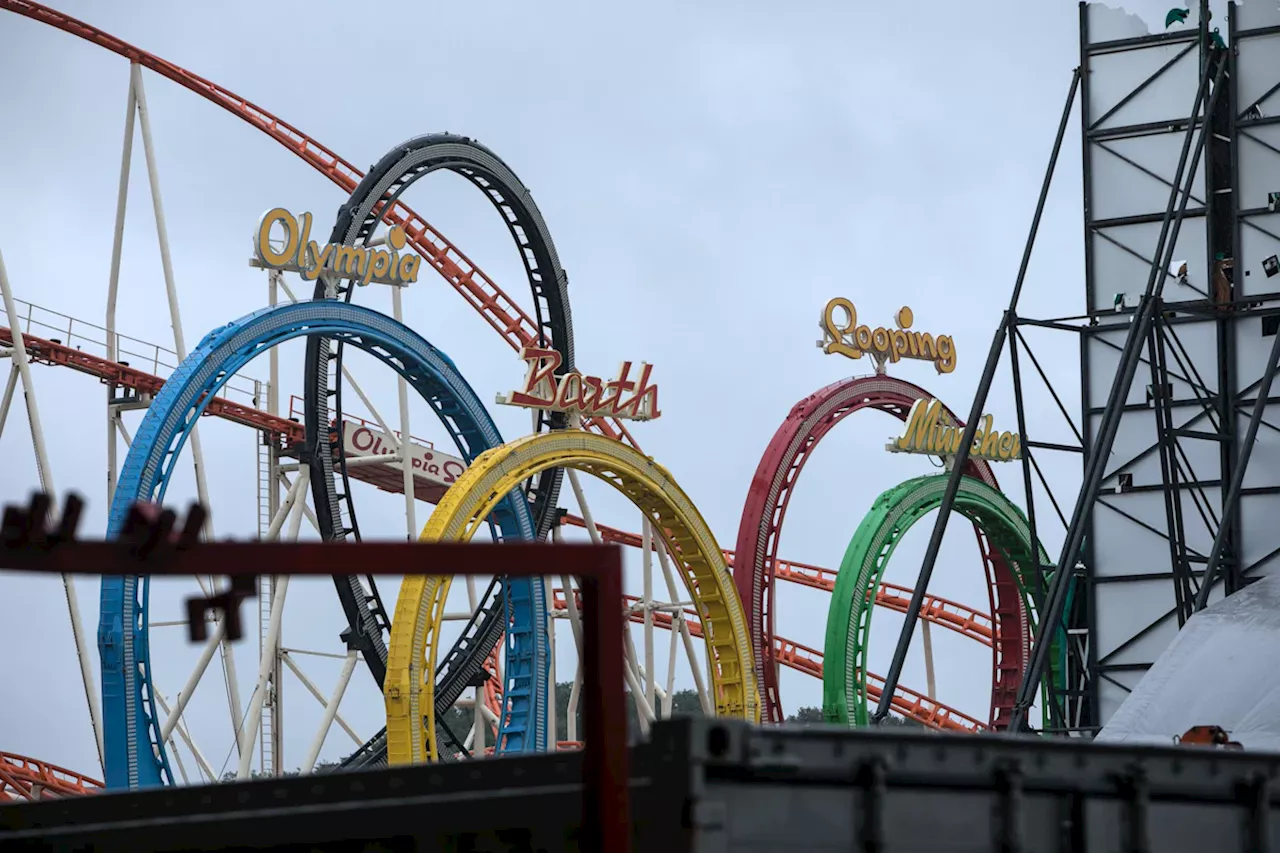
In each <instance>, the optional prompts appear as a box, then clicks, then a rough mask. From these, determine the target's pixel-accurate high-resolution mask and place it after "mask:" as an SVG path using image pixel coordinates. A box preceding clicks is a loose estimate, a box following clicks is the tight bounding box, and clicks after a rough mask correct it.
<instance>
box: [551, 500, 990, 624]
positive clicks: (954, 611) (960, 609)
mask: <svg viewBox="0 0 1280 853" xmlns="http://www.w3.org/2000/svg"><path fill="white" fill-rule="evenodd" d="M561 524H567V525H569V526H571V527H585V526H586V522H585V521H583V520H582V519H581V518H579V517H578V516H576V515H565V516H564V517H563V518H562V519H561ZM596 529H597V530H599V531H600V538H601V539H602V540H604V541H605V542H612V543H616V544H618V545H627V546H629V547H631V548H639V547H640V546H641V540H640V534H638V533H628V532H627V531H624V530H618V529H617V528H615V527H608V526H606V525H603V524H597V525H596ZM724 559H725V563H726V564H727V565H728V566H729V568H731V569H732V568H733V560H734V553H733V552H732V551H725V552H724ZM774 573H775V576H776V577H777V578H778V579H779V580H785V581H790V582H791V583H797V584H800V585H801V586H807V587H810V588H812V589H820V590H823V591H824V592H831V591H832V590H834V589H835V585H836V573H835V572H833V571H831V570H830V569H824V568H822V567H820V566H810V565H807V564H805V563H796V562H793V561H791V560H778V561H777V563H776V564H775V565H774ZM910 600H911V590H910V589H909V588H908V587H905V586H899V585H897V584H892V583H884V582H881V584H880V588H879V589H878V590H876V599H875V603H876V606H878V607H884V608H887V609H889V610H893V611H896V612H898V613H906V612H907V603H908V602H909V601H910ZM920 618H921V619H924V620H926V621H928V622H932V623H933V624H935V625H938V626H939V627H942V628H947V629H948V630H951V631H955V632H956V633H958V634H963V635H964V636H966V637H968V638H969V639H971V640H976V641H977V642H979V643H982V644H983V645H984V646H987V647H988V648H990V647H991V643H992V627H991V617H990V616H989V615H987V614H986V613H983V612H982V611H980V610H974V609H973V608H972V607H969V606H968V605H965V604H960V603H958V602H955V601H950V600H949V599H946V598H939V597H937V596H934V595H930V596H926V597H925V603H924V607H923V608H921V611H920Z"/></svg>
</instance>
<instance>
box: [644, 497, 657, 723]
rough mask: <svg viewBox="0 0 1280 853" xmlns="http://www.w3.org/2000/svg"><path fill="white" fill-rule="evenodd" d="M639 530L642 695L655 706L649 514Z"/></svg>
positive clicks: (651, 553)
mask: <svg viewBox="0 0 1280 853" xmlns="http://www.w3.org/2000/svg"><path fill="white" fill-rule="evenodd" d="M643 518H644V521H643V523H642V524H641V528H640V530H641V532H640V554H641V563H642V564H643V566H644V599H643V601H642V604H643V605H644V671H645V680H644V696H645V700H646V701H647V702H648V703H649V707H650V708H656V707H657V700H656V687H657V682H656V681H655V680H654V679H655V678H656V674H655V673H654V671H653V552H652V551H650V550H649V545H650V542H651V541H652V527H651V525H650V524H649V516H647V515H644V516H643Z"/></svg>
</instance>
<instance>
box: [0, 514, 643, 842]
mask: <svg viewBox="0 0 1280 853" xmlns="http://www.w3.org/2000/svg"><path fill="white" fill-rule="evenodd" d="M44 500H45V501H47V497H45V498H44ZM45 505H46V506H47V504H45ZM62 505H63V506H64V507H67V509H66V510H65V512H66V513H67V515H69V516H70V517H71V518H76V517H78V516H77V514H78V513H79V511H80V503H79V501H77V500H75V499H74V497H73V498H72V499H71V500H65V501H63V502H62ZM33 506H35V502H33ZM140 510H141V511H138V510H135V511H134V512H132V513H131V515H130V519H129V521H128V522H126V531H129V532H128V533H126V535H125V537H124V538H122V539H121V540H117V541H112V542H102V541H61V540H60V539H59V538H58V535H54V536H53V537H49V535H48V534H46V532H45V530H44V529H40V528H42V527H43V525H44V524H45V523H46V522H45V520H44V519H43V518H40V519H38V520H33V519H32V517H31V515H32V513H31V511H30V510H28V509H26V508H24V507H18V506H12V507H6V508H5V512H4V515H3V519H4V523H3V529H0V565H2V566H4V567H5V568H6V570H18V571H28V572H48V573H60V574H68V573H76V574H98V575H138V574H147V575H152V576H163V575H184V576H185V575H207V576H218V575H223V576H226V575H229V576H231V577H232V578H233V579H238V581H239V582H241V583H245V582H248V583H249V584H252V583H253V579H254V578H255V577H260V576H262V575H270V574H291V575H344V574H350V573H351V572H352V571H353V568H352V567H353V566H355V567H359V568H358V571H360V572H372V573H374V574H384V575H385V574H394V575H400V574H405V573H409V574H423V575H439V574H450V575H464V576H465V575H510V576H516V577H532V576H539V575H543V574H546V573H548V572H555V573H564V574H568V575H574V576H577V577H578V578H580V585H581V589H582V599H583V605H584V608H583V610H584V612H583V628H584V631H585V635H584V643H583V645H584V646H585V648H584V649H583V655H582V669H583V674H584V676H585V683H584V690H583V692H584V694H585V699H586V702H587V710H586V714H585V720H584V723H585V727H586V744H587V747H586V750H585V758H584V761H583V785H582V789H583V801H582V807H583V811H582V836H581V839H582V840H581V845H582V849H584V850H602V851H603V850H607V851H610V853H612V851H618V853H627V851H629V850H631V799H630V790H629V781H630V772H629V768H628V764H629V761H630V757H629V755H628V754H627V746H626V742H625V740H624V737H625V732H626V726H627V719H626V704H625V701H626V697H625V695H624V693H623V679H622V665H623V646H622V632H623V626H624V624H625V623H624V622H623V619H622V611H621V608H619V607H618V606H617V604H609V605H606V604H605V602H617V601H619V600H620V599H621V598H622V553H621V551H620V550H619V549H618V548H617V547H616V546H608V545H579V544H545V543H537V542H510V543H501V544H496V543H495V544H488V543H483V544H474V543H457V542H377V543H367V542H366V543H361V544H339V543H332V542H290V543H261V542H209V543H201V542H198V541H195V537H196V535H197V533H196V531H198V529H199V527H200V524H199V523H198V522H196V523H193V518H194V519H200V518H202V517H203V512H202V511H201V512H198V513H197V514H196V515H195V516H193V517H192V518H189V519H188V525H187V527H189V529H187V527H184V528H183V529H184V532H185V534H186V535H188V536H189V538H190V544H186V545H184V546H176V545H175V544H173V542H174V540H170V539H169V538H167V537H164V536H162V535H161V533H162V528H161V527H159V526H158V522H157V519H160V514H159V513H158V512H156V511H155V510H156V508H155V507H140ZM64 518H65V517H64ZM180 526H181V525H180ZM71 534H74V530H71V531H69V532H67V535H71ZM156 538H158V539H159V540H160V541H159V542H158V543H154V544H153V543H151V540H152V539H156ZM148 545H150V547H147V546H148ZM201 604H202V602H200V601H198V600H193V601H190V602H188V615H189V616H191V617H193V618H194V619H195V622H193V624H192V627H193V628H195V627H197V626H198V627H203V626H204V619H205V616H206V612H205V611H204V610H202V609H200V606H201ZM228 621H231V620H228Z"/></svg>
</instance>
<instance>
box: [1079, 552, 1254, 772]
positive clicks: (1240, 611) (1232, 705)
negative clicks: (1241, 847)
mask: <svg viewBox="0 0 1280 853" xmlns="http://www.w3.org/2000/svg"><path fill="white" fill-rule="evenodd" d="M1199 725H1216V726H1221V727H1222V728H1224V729H1226V730H1227V731H1228V732H1230V733H1231V739H1232V740H1234V741H1239V742H1240V743H1241V744H1242V745H1243V746H1244V747H1245V748H1246V749H1259V750H1267V751H1270V752H1280V576H1276V577H1271V578H1266V579H1264V580H1260V581H1258V582H1257V583H1254V584H1252V585H1251V586H1249V587H1246V588H1245V589H1242V590H1240V591H1239V592H1237V593H1236V594H1235V595H1232V596H1230V597H1229V598H1226V599H1223V600H1222V601H1219V602H1217V603H1215V604H1213V605H1211V606H1209V607H1207V608H1205V610H1204V611H1202V612H1201V613H1198V614H1197V615H1195V616H1193V617H1192V618H1191V619H1190V620H1189V621H1188V622H1187V624H1186V625H1185V626H1184V627H1183V629H1182V630H1181V631H1179V632H1178V635H1177V637H1176V638H1175V639H1174V641H1173V642H1172V643H1170V644H1169V647H1168V648H1167V649H1165V651H1164V653H1163V654H1162V655H1161V656H1160V658H1159V659H1158V660H1157V661H1156V663H1155V665H1154V666H1153V667H1151V669H1150V670H1149V671H1148V672H1147V674H1146V676H1145V677H1144V678H1143V679H1142V680H1141V681H1140V682H1138V686H1137V688H1136V689H1135V690H1134V691H1133V693H1131V694H1129V696H1128V698H1126V699H1125V701H1124V702H1123V704H1121V705H1120V708H1119V709H1118V710H1117V711H1116V713H1115V714H1114V715H1113V716H1112V717H1111V719H1110V721H1108V723H1107V725H1106V727H1105V728H1104V729H1103V730H1102V731H1101V732H1100V733H1099V735H1098V738H1097V739H1098V740H1099V741H1128V742H1130V743H1159V744H1168V743H1170V742H1171V741H1172V740H1173V737H1174V736H1175V735H1181V734H1183V733H1184V732H1185V731H1186V730H1187V729H1189V728H1191V727H1192V726H1199Z"/></svg>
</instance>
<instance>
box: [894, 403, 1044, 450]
mask: <svg viewBox="0 0 1280 853" xmlns="http://www.w3.org/2000/svg"><path fill="white" fill-rule="evenodd" d="M950 421H951V418H950V417H948V416H947V413H946V411H945V410H944V409H943V408H942V404H941V403H939V402H938V401H937V400H916V401H915V403H914V404H912V406H911V414H910V416H909V417H908V418H907V428H906V431H905V432H903V434H902V436H901V437H899V438H895V439H893V440H892V441H891V442H890V443H889V444H887V445H885V449H886V450H889V451H890V452H893V453H924V454H928V455H929V456H954V455H955V453H956V451H957V450H959V449H960V439H962V438H964V427H959V426H956V425H955V424H954V423H950ZM1021 457H1022V438H1021V437H1020V436H1019V435H1018V434H1017V433H1016V432H1000V431H999V430H995V429H992V428H991V415H983V416H982V420H981V422H980V423H979V424H978V430H977V432H975V433H974V436H973V446H972V447H971V448H969V458H970V459H985V460H987V461H988V462H1012V461H1013V460H1015V459H1020V458H1021Z"/></svg>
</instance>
